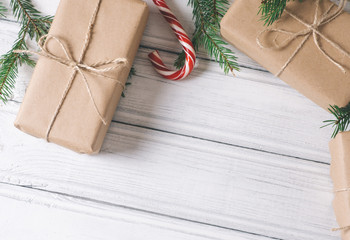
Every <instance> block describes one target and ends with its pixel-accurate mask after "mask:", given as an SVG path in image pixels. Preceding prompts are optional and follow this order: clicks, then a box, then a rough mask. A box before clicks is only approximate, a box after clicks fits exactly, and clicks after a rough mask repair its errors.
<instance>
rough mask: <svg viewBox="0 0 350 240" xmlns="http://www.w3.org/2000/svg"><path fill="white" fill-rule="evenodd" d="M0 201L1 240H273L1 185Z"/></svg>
mask: <svg viewBox="0 0 350 240" xmlns="http://www.w3.org/2000/svg"><path fill="white" fill-rule="evenodd" d="M0 202H1V204H0V212H1V218H0V227H1V231H0V238H1V239H3V240H10V239H11V240H19V239H36V240H39V239H50V240H62V239H65V240H76V239H79V240H96V239H99V240H104V239H106V240H107V239H111V238H117V239H127V240H134V239H135V240H136V239H137V240H139V239H153V240H161V239H169V240H178V239H181V240H209V239H210V240H213V239H215V240H231V239H235V240H267V239H269V238H266V237H263V236H257V235H251V234H248V233H242V232H238V231H233V230H228V229H222V228H218V227H213V226H208V225H202V224H198V223H194V222H189V221H183V220H179V219H173V218H169V217H166V216H158V215H152V214H149V213H144V212H140V211H135V210H131V209H125V208H122V207H118V206H112V205H105V204H101V203H97V202H93V201H88V200H84V199H79V198H74V197H70V196H62V195H59V194H55V193H47V192H40V191H37V190H31V189H24V188H21V187H15V186H10V185H4V184H0ZM14 213H18V214H14ZM19 213H20V214H19Z"/></svg>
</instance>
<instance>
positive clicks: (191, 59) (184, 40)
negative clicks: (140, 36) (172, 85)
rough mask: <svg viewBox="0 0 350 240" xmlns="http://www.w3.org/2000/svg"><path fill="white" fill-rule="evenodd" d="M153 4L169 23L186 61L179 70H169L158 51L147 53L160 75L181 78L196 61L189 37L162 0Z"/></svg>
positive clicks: (174, 78) (188, 72) (190, 69)
mask: <svg viewBox="0 0 350 240" xmlns="http://www.w3.org/2000/svg"><path fill="white" fill-rule="evenodd" d="M153 2H154V4H155V5H156V6H157V7H158V9H159V11H160V12H161V14H162V15H163V17H164V18H165V20H166V21H167V22H168V23H169V24H170V27H171V28H172V30H173V31H174V33H175V34H176V37H177V39H178V40H179V42H180V43H181V45H182V48H183V50H184V51H185V54H186V62H185V65H184V66H183V68H182V69H180V70H177V71H176V70H170V69H169V68H167V67H166V66H165V65H164V63H163V61H162V59H161V58H160V56H159V52H158V51H154V52H152V53H150V54H149V55H148V57H149V59H150V60H151V62H152V64H153V66H154V68H155V70H156V71H157V72H158V73H159V74H160V75H162V76H163V77H164V78H167V79H170V80H181V79H184V78H185V77H187V76H188V75H189V74H190V73H191V72H192V70H193V67H194V65H195V63H196V52H195V51H194V47H193V44H192V42H191V40H190V38H189V37H188V36H187V34H186V32H185V30H184V28H183V27H182V25H181V23H180V22H179V21H178V20H177V18H176V17H175V15H174V14H173V13H172V12H171V10H170V9H169V7H168V5H167V4H166V3H165V1H164V0H153Z"/></svg>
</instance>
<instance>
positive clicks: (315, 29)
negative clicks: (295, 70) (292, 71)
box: [256, 0, 350, 77]
mask: <svg viewBox="0 0 350 240" xmlns="http://www.w3.org/2000/svg"><path fill="white" fill-rule="evenodd" d="M345 5H346V1H345V0H341V1H340V3H339V5H338V8H337V9H336V11H334V12H331V10H332V9H333V7H334V6H335V5H334V4H331V5H330V7H329V8H328V9H327V11H325V12H324V13H323V14H322V15H321V16H320V17H319V8H320V0H316V10H315V15H314V20H313V22H312V23H311V24H310V23H307V22H305V21H304V20H303V19H301V18H300V17H298V16H296V15H295V14H293V13H292V12H290V11H289V10H288V9H285V12H286V14H288V15H289V16H291V17H292V18H293V19H295V20H296V21H298V22H299V23H301V24H303V25H304V26H306V28H305V29H303V30H301V31H299V32H291V31H287V30H283V29H280V28H267V29H265V30H263V31H262V32H260V33H259V35H258V36H257V38H256V42H257V44H258V45H259V47H260V48H262V49H274V50H279V49H282V48H284V47H286V46H287V45H289V44H290V43H291V42H293V41H294V40H296V39H297V38H299V37H304V38H303V40H302V41H301V42H300V44H299V45H298V47H297V48H296V49H295V51H294V52H293V53H292V55H291V56H290V57H289V58H288V60H287V61H286V63H285V64H284V65H283V66H282V68H281V69H280V70H279V71H278V73H277V74H276V76H277V77H278V76H280V75H281V74H282V72H284V70H285V69H286V68H287V67H288V65H289V64H290V63H291V62H292V61H293V59H294V58H295V56H296V55H297V54H298V53H299V51H300V50H301V49H302V48H303V46H304V45H305V43H306V41H307V40H308V39H309V38H310V37H311V36H312V37H313V40H314V43H315V44H316V46H317V49H318V50H319V51H320V52H321V53H322V54H323V55H324V56H325V57H326V58H327V59H328V60H329V61H330V62H331V63H332V64H334V65H335V66H336V67H338V68H339V69H340V70H341V71H342V72H343V73H344V74H345V73H346V71H345V67H344V65H342V64H341V63H339V62H338V61H336V60H335V59H334V58H332V57H331V56H330V55H329V54H328V53H327V52H326V51H325V50H324V49H323V48H322V46H321V44H320V41H319V37H321V38H322V39H324V40H325V41H326V42H328V43H329V44H330V45H331V46H333V47H334V48H335V49H336V50H338V51H339V52H340V53H342V54H343V55H345V56H346V57H348V58H350V53H349V52H348V51H346V50H345V49H343V48H342V47H341V46H340V45H339V44H337V43H335V42H334V41H333V40H331V39H329V38H328V37H327V36H325V35H324V34H323V33H322V32H320V31H319V28H320V27H321V26H323V25H325V24H328V23H330V22H331V21H333V20H334V19H336V18H337V17H338V16H339V15H341V14H342V12H343V10H344V8H345ZM272 32H276V33H282V34H286V35H289V37H288V38H287V39H285V40H284V41H283V42H282V43H277V42H276V38H275V40H274V41H273V42H274V46H266V45H264V44H263V43H262V42H261V40H260V38H261V37H262V36H263V34H265V33H272Z"/></svg>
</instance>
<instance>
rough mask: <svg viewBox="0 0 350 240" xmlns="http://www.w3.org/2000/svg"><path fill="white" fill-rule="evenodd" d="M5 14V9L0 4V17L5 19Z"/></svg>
mask: <svg viewBox="0 0 350 240" xmlns="http://www.w3.org/2000/svg"><path fill="white" fill-rule="evenodd" d="M6 12H7V8H6V7H5V6H4V5H3V3H2V2H0V17H6V16H5V13H6Z"/></svg>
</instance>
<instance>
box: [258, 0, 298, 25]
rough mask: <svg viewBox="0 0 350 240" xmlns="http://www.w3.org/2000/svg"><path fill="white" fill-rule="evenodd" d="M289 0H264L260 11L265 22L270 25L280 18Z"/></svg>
mask: <svg viewBox="0 0 350 240" xmlns="http://www.w3.org/2000/svg"><path fill="white" fill-rule="evenodd" d="M289 1H290V0H262V1H261V5H260V7H259V13H261V20H263V21H264V22H265V25H267V26H269V25H271V24H273V23H274V22H275V21H276V20H277V19H279V18H280V17H281V16H282V14H283V12H284V9H285V8H286V5H287V2H289ZM293 1H294V0H293ZM299 2H302V0H299Z"/></svg>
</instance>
